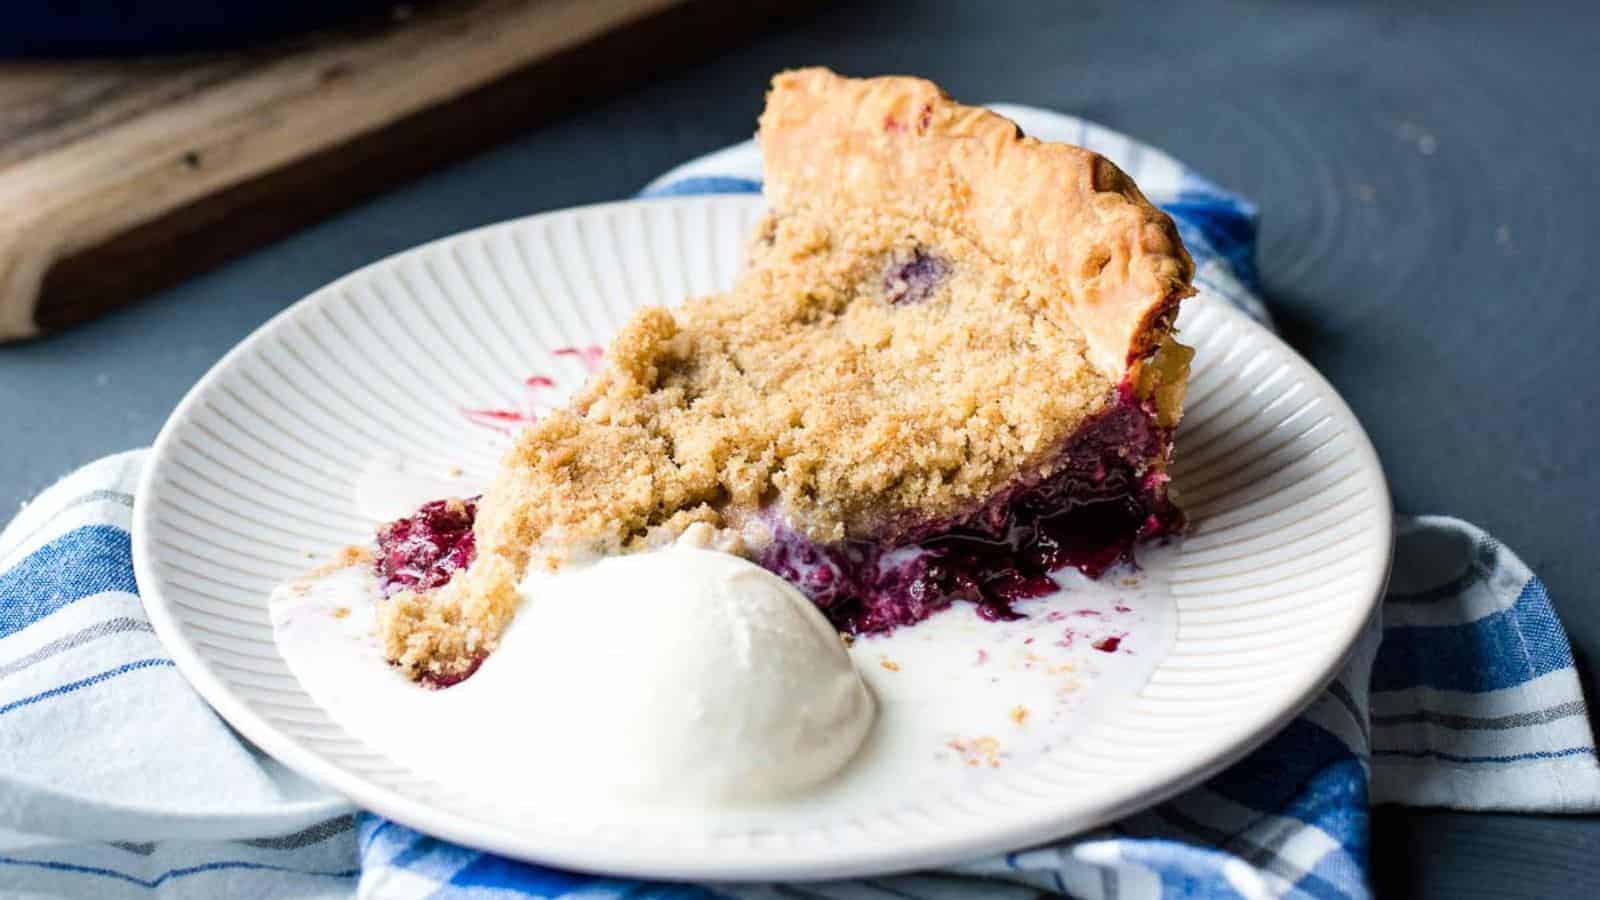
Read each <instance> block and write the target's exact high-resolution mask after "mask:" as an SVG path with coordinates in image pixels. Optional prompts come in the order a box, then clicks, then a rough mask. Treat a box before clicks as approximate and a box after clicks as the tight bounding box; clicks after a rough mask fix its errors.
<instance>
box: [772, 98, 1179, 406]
mask: <svg viewBox="0 0 1600 900" xmlns="http://www.w3.org/2000/svg"><path fill="white" fill-rule="evenodd" d="M760 142H761V152H762V157H763V160H764V167H765V179H766V185H765V193H766V195H767V198H768V199H769V201H770V202H771V203H772V206H773V208H774V209H775V210H777V211H778V212H779V214H783V213H784V212H786V211H788V210H808V211H811V213H812V214H813V215H817V216H820V217H832V216H834V215H835V214H836V211H837V210H840V209H849V208H861V207H865V208H870V209H873V210H876V211H878V212H880V213H883V214H887V215H894V216H900V217H903V218H908V219H920V220H925V221H933V222H939V223H941V224H943V225H945V226H947V227H950V228H952V229H954V230H955V231H957V232H958V233H960V234H962V235H964V236H965V237H966V238H967V239H969V240H971V241H973V242H974V243H975V244H977V245H978V246H979V247H981V248H983V250H984V251H985V252H987V253H988V254H989V255H991V256H992V257H994V258H995V259H996V260H1000V261H1003V263H1004V264H1005V265H1006V266H1007V268H1008V270H1009V271H1010V272H1011V273H1012V277H1014V278H1016V279H1017V280H1018V281H1021V282H1022V283H1024V284H1025V285H1027V287H1028V288H1029V290H1031V291H1034V292H1036V293H1038V294H1040V295H1041V296H1046V297H1052V298H1056V300H1057V301H1058V302H1059V303H1060V305H1061V310H1060V311H1061V312H1062V313H1064V314H1065V315H1066V316H1068V317H1070V318H1071V320H1072V321H1073V322H1074V323H1075V324H1076V325H1077V327H1078V328H1079V329H1080V330H1081V331H1082V332H1083V334H1084V336H1085V338H1086V339H1087V341H1088V343H1089V350H1090V353H1089V355H1090V360H1091V361H1092V362H1093V363H1094V364H1095V366H1096V367H1097V368H1099V369H1100V370H1101V372H1102V373H1103V374H1104V375H1105V376H1106V377H1107V378H1110V379H1111V380H1113V381H1121V380H1122V378H1123V376H1124V374H1125V373H1126V370H1127V368H1128V366H1129V364H1131V363H1133V362H1135V361H1136V360H1139V359H1142V358H1144V357H1145V356H1148V355H1149V354H1150V353H1152V352H1154V350H1155V348H1156V346H1157V345H1158V344H1159V343H1160V342H1161V340H1162V338H1163V337H1164V336H1165V335H1166V333H1167V332H1168V330H1169V329H1170V324H1171V321H1170V320H1171V317H1172V314H1173V312H1174V311H1175V309H1176V306H1177V303H1178V301H1179V300H1181V299H1182V298H1184V297H1187V296H1189V295H1190V294H1192V293H1193V292H1194V291H1193V289H1192V288H1191V287H1190V286H1189V281H1190V278H1191V277H1192V276H1193V273H1194V264H1193V263H1192V262H1191V261H1190V260H1189V255H1188V253H1186V252H1185V251H1184V249H1183V244H1182V242H1181V241H1180V240H1179V239H1178V235H1177V231H1176V229H1175V228H1174V227H1173V224H1172V220H1171V219H1169V218H1168V217H1167V215H1166V214H1165V213H1163V212H1161V211H1160V210H1159V209H1157V208H1155V207H1154V206H1153V205H1151V204H1150V202H1149V201H1147V200H1146V199H1145V198H1144V195H1142V194H1140V193H1139V189H1138V188H1137V187H1135V186H1134V184H1133V181H1132V180H1131V179H1129V178H1128V176H1126V175H1124V174H1123V173H1122V171H1121V170H1120V169H1118V168H1117V167H1116V166H1114V165H1112V164H1111V163H1110V162H1109V161H1107V160H1106V159H1105V158H1104V157H1101V156H1099V155H1098V154H1095V153H1091V152H1089V151H1087V150H1084V149H1081V148H1079V147H1073V146H1070V145H1067V144H1053V143H1044V142H1041V141H1038V140H1035V139H1034V138H1030V137H1024V136H1023V135H1022V132H1021V130H1020V129H1018V128H1017V126H1016V124H1015V123H1013V122H1012V121H1011V120H1009V119H1006V118H1004V117H1002V116H999V115H996V114H994V113H992V112H989V111H987V110H984V109H980V108H977V107H971V106H963V105H961V104H959V103H956V102H954V101H952V100H951V99H950V98H949V97H947V96H946V95H945V94H944V92H943V91H941V90H940V89H939V88H938V86H937V85H935V84H933V83H932V82H930V81H925V80H923V79H921V78H909V77H900V76H894V77H883V78H864V79H855V78H842V77H840V76H838V75H835V74H834V73H833V72H830V71H828V70H827V69H821V68H811V69H799V70H795V71H791V72H785V73H783V74H780V75H779V76H777V77H776V78H774V79H773V82H772V90H771V92H770V93H768V95H767V108H766V112H765V113H763V114H762V116H761V132H760Z"/></svg>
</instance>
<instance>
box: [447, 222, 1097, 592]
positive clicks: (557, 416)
mask: <svg viewBox="0 0 1600 900" xmlns="http://www.w3.org/2000/svg"><path fill="white" fill-rule="evenodd" d="M927 248H937V254H938V256H939V258H941V259H944V260H949V261H950V262H948V263H942V264H941V267H942V268H940V271H942V272H943V274H942V275H940V276H939V278H938V280H937V281H936V282H935V283H928V281H929V279H930V278H931V277H932V276H930V275H928V274H926V273H927V272H928V271H929V270H930V269H932V268H934V267H930V266H927V265H921V264H918V263H917V262H916V260H917V259H918V256H917V254H919V253H921V254H923V257H922V258H930V257H928V253H929V250H928V249H927ZM908 260H909V261H910V265H911V266H912V267H913V269H914V272H913V274H912V275H910V276H906V275H904V274H903V273H898V272H897V270H899V269H902V268H903V267H905V266H906V265H907V264H908V263H907V261H908ZM886 270H890V271H892V272H897V274H895V275H894V276H893V277H888V278H886V276H885V272H886ZM918 273H921V274H918ZM912 281H915V282H916V285H915V286H914V287H913V286H911V282H912ZM913 294H915V295H917V297H918V299H917V300H916V302H913V303H908V302H904V301H905V298H906V297H908V296H910V295H913ZM897 298H898V299H897ZM1084 354H1085V345H1084V341H1083V337H1082V335H1081V333H1079V332H1077V331H1076V329H1074V328H1073V327H1072V326H1071V324H1070V323H1063V322H1060V321H1057V320H1055V319H1052V318H1051V317H1048V316H1045V315H1043V314H1042V301H1041V299H1040V298H1038V297H1035V296H1033V295H1030V294H1029V293H1027V291H1026V290H1025V289H1024V288H1023V287H1022V286H1021V285H1019V284H1017V283H1016V282H1014V281H1012V280H1011V279H1010V278H1009V277H1008V276H1007V274H1006V272H1005V270H1004V268H1003V267H1002V266H1001V265H1000V264H998V263H997V262H995V261H994V260H992V259H990V258H988V257H987V256H986V255H985V254H984V253H982V252H981V251H980V250H978V248H977V247H975V246H973V245H972V244H970V243H968V242H966V241H965V240H963V239H962V238H961V237H960V236H958V235H956V234H953V233H951V232H949V231H946V230H943V229H940V228H939V227H937V226H935V225H933V224H930V223H926V222H916V221H909V220H899V219H894V218H890V217H885V216H881V215H876V214H873V213H871V212H870V211H862V212H860V213H859V214H857V215H856V216H854V217H852V218H850V219H847V220H844V221H839V222H833V223H823V222H819V221H814V220H811V219H808V218H804V217H801V216H797V215H796V216H782V215H778V216H772V217H769V218H768V219H767V220H766V221H765V222H764V223H763V224H762V226H761V228H760V230H759V231H758V234H757V238H756V240H755V241H754V242H753V244H752V252H751V254H750V260H749V267H748V269H747V270H746V272H745V274H744V275H743V276H742V277H741V278H740V279H739V281H738V283H737V285H736V286H735V287H734V289H733V290H732V291H731V292H730V293H728V294H726V295H723V296H720V297H709V298H700V299H696V300H693V301H690V302H689V303H688V304H687V305H686V306H685V307H683V308H682V309H680V310H678V311H676V312H670V311H667V310H664V309H646V310H642V311H640V312H639V313H637V314H636V315H635V316H634V317H633V319H632V320H631V321H630V322H629V323H628V324H627V325H626V326H625V327H624V329H623V330H622V333H621V334H619V335H618V336H617V338H616V340H615V341H614V342H613V343H612V345H611V347H610V348H609V350H608V351H607V355H606V363H607V365H606V367H605V368H604V369H603V370H602V371H601V372H600V373H599V375H598V376H596V377H595V378H594V379H593V380H592V381H591V382H590V384H588V385H587V386H586V387H585V389H584V390H583V391H582V392H581V393H580V394H579V396H578V397H577V398H576V399H575V401H574V402H573V404H572V406H571V407H570V408H569V409H567V410H563V411H560V412H557V413H554V414H552V415H551V416H550V417H548V418H547V419H545V420H544V421H542V422H539V423H537V424H535V425H533V426H531V427H529V428H528V429H526V430H525V431H523V432H522V434H521V435H520V436H519V437H518V439H517V442H516V445H515V447H514V448H513V449H512V450H511V452H510V453H509V454H508V456H507V457H506V459H505V461H504V462H503V463H502V466H501V469H500V474H499V477H498V479H497V480H496V482H495V483H494V485H493V487H491V488H490V490H489V491H488V493H487V494H486V495H485V496H484V498H483V500H482V506H481V508H480V511H479V518H478V526H477V539H478V545H479V551H480V552H481V553H485V554H490V553H492V554H497V555H501V556H504V557H505V558H507V559H509V560H511V561H512V562H513V563H514V564H516V565H518V566H521V565H524V564H526V563H527V562H528V559H529V554H530V552H532V551H533V550H534V548H538V549H539V552H542V553H545V554H549V555H551V556H550V558H541V559H540V560H538V561H539V562H542V563H553V564H559V562H560V561H561V556H562V555H564V554H569V553H574V552H577V553H583V554H589V553H597V554H605V553H616V552H623V551H627V550H632V549H638V548H640V547H645V546H652V545H655V544H659V543H661V542H662V541H663V539H670V537H672V536H674V534H675V532H677V531H681V530H682V528H684V527H686V526H687V525H688V524H691V523H694V522H705V523H707V524H710V525H713V526H717V527H721V528H729V529H734V530H738V529H740V528H742V527H743V526H745V525H746V524H747V522H752V523H754V522H757V521H758V520H759V516H758V513H760V512H761V511H764V510H767V511H770V510H776V511H778V516H779V518H780V521H782V523H783V524H784V525H786V526H788V527H791V528H795V529H797V530H800V531H803V532H804V533H805V534H806V535H807V536H808V537H810V538H812V539H813V540H817V541H836V540H842V539H845V538H875V539H884V538H885V537H886V536H887V535H890V534H893V533H896V532H905V531H908V530H911V529H913V528H915V527H916V526H917V525H919V524H922V523H924V522H927V521H929V520H935V519H940V518H947V517H950V516H953V515H956V514H958V513H961V512H964V511H966V510H967V509H970V508H971V507H972V506H974V505H975V504H977V503H979V502H981V501H983V500H984V499H986V498H988V497H989V496H991V495H993V494H994V493H995V492H997V491H998V490H999V489H1001V488H1002V487H1003V486H1005V485H1006V484H1008V483H1010V482H1012V481H1014V480H1015V479H1017V478H1018V477H1019V476H1022V475H1023V474H1025V473H1030V474H1031V473H1035V472H1039V471H1040V469H1041V467H1042V466H1043V465H1045V464H1046V463H1047V462H1049V461H1050V460H1051V457H1052V456H1053V455H1055V454H1056V453H1057V452H1058V451H1059V449H1060V447H1061V445H1062V444H1063V442H1064V441H1065V440H1066V438H1067V437H1069V436H1070V435H1071V434H1072V433H1073V432H1074V431H1075V430H1076V429H1077V428H1078V426H1080V425H1081V424H1082V423H1083V422H1084V421H1085V420H1086V419H1087V418H1088V417H1089V416H1090V415H1092V414H1093V413H1095V412H1097V411H1098V410H1100V409H1101V408H1102V407H1104V406H1105V405H1106V403H1107V402H1108V401H1109V399H1110V398H1111V396H1112V387H1113V385H1112V383H1111V382H1110V381H1108V380H1107V379H1106V378H1105V376H1103V375H1102V374H1101V373H1100V372H1099V371H1098V370H1097V369H1096V368H1095V367H1094V366H1092V365H1089V364H1088V363H1087V361H1086V359H1085V355H1084Z"/></svg>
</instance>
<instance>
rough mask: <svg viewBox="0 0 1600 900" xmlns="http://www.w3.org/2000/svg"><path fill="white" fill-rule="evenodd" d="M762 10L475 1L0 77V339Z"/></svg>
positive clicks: (523, 121) (442, 156)
mask: <svg viewBox="0 0 1600 900" xmlns="http://www.w3.org/2000/svg"><path fill="white" fill-rule="evenodd" d="M773 5H775V4H765V3H761V2H757V3H744V4H738V5H737V6H735V5H734V4H729V3H718V2H710V0H698V2H683V0H479V2H472V3H463V4H442V5H438V6H435V7H430V8H429V9H428V12H427V13H426V14H419V15H417V16H416V17H415V18H414V19H411V20H408V21H405V22H401V23H393V24H390V25H387V26H383V27H370V26H369V27H365V28H360V29H356V30H355V31H353V32H352V31H346V32H340V33H338V34H335V35H322V36H317V37H313V38H310V39H304V40H301V41H298V42H295V43H293V44H290V45H285V46H278V47H273V48H268V49H264V50H254V51H249V52H244V53H239V54H229V55H225V56H219V57H202V58H194V59H178V60H157V61H134V62H91V63H28V64H9V65H5V66H0V209H4V210H6V216H5V218H4V220H3V221H0V339H7V338H17V337H27V336H31V335H34V334H36V333H38V332H40V331H41V330H48V329H53V328H59V327H63V326H65V325H69V324H72V323H74V322H78V321H81V320H83V319H86V318H89V317H90V316H92V315H94V314H95V313H98V312H100V311H103V310H105V309H107V308H109V307H111V306H114V305H116V304H117V303H120V302H123V301H125V300H126V299H128V298H129V297H131V296H134V295H136V294H137V293H139V292H141V291H143V290H147V289H149V288H152V287H155V286H159V285H160V284H162V283H164V282H169V281H171V280H173V279H175V278H177V277H181V276H182V275H185V274H189V273H192V272H194V271H196V270H198V269H201V268H204V267H208V266H210V265H213V264H215V263H216V262H219V261H221V260H222V259H225V258H227V257H229V256H232V255H234V254H236V253H238V252H240V251H242V250H244V249H247V248H249V247H251V246H255V245H257V244H259V243H261V242H263V241H265V240H269V239H271V238H272V237H275V236H277V235H280V234H283V233H286V232H287V231H289V230H292V229H293V228H295V227H298V226H300V225H303V224H305V223H307V222H309V221H312V220H314V219H316V218H319V217H322V216H325V215H327V214H329V213H331V212H333V211H335V210H337V209H339V208H342V207H343V206H346V205H348V204H349V203H351V202H353V201H355V200H358V199H361V198H362V197H365V196H369V195H370V194H372V193H373V192H375V191H377V190H380V189H382V188H384V187H386V186H389V185H392V184H394V183H395V182H396V181H399V180H401V179H404V178H408V177H413V176H415V175H417V174H420V173H422V172H424V171H427V170H428V169H431V168H433V167H435V166H437V165H439V164H441V163H443V162H445V161H448V160H450V159H454V158H458V157H460V156H462V155H464V154H467V153H470V152H472V151H474V150H477V149H480V148H482V147H485V146H488V145H490V144H492V143H495V142H497V141H498V140H501V139H504V138H505V137H507V136H508V135H509V134H511V133H514V132H515V131H517V130H520V129H522V128H525V127H527V126H528V125H529V124H530V123H532V122H534V121H537V120H538V119H539V118H540V117H542V116H548V115H551V114H555V113H559V112H561V111H563V110H567V109H570V108H572V107H573V106H575V105H577V104H579V103H582V102H586V101H590V100H593V99H594V98H596V97H598V96H601V95H603V94H605V93H606V92H609V91H611V90H614V89H616V88H617V87H620V86H621V85H623V84H625V83H629V82H631V81H635V80H637V79H640V78H643V77H647V76H650V75H654V74H659V73H660V71H661V69H662V68H663V67H664V66H667V65H670V64H672V63H673V62H675V61H682V60H685V59H689V58H693V57H694V56H696V55H699V54H701V53H703V52H704V51H705V50H706V49H708V48H709V47H710V46H712V45H714V44H715V43H718V42H722V41H726V40H729V39H731V38H732V37H734V36H737V35H738V34H740V33H742V32H744V31H746V30H748V29H749V28H751V27H753V26H758V25H761V24H764V22H765V19H766V14H767V12H766V11H767V9H768V7H769V6H773Z"/></svg>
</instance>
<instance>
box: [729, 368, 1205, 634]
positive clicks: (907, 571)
mask: <svg viewBox="0 0 1600 900" xmlns="http://www.w3.org/2000/svg"><path fill="white" fill-rule="evenodd" d="M1170 440H1171V429H1168V428H1162V427H1160V426H1158V425H1157V424H1156V422H1155V418H1154V416H1153V415H1152V413H1151V412H1150V411H1149V410H1147V409H1146V408H1145V407H1144V406H1143V405H1142V404H1140V403H1139V402H1138V401H1137V400H1136V399H1134V398H1133V396H1132V393H1131V391H1128V390H1126V389H1124V390H1122V391H1119V394H1118V400H1117V402H1116V403H1115V405H1113V406H1112V408H1111V409H1109V410H1107V411H1106V412H1104V413H1101V414H1100V415H1099V416H1098V417H1096V418H1095V420H1094V421H1092V422H1090V423H1089V424H1088V425H1086V426H1085V427H1084V428H1083V429H1081V430H1080V431H1079V432H1078V434H1077V435H1076V436H1075V437H1074V438H1073V439H1072V441H1071V442H1070V443H1069V444H1068V445H1067V446H1066V447H1065V448H1063V450H1062V452H1061V459H1062V464H1061V466H1060V467H1059V468H1057V469H1056V470H1055V471H1054V472H1052V473H1051V474H1050V475H1049V476H1046V477H1045V478H1042V479H1040V480H1038V481H1036V482H1033V483H1032V484H1025V485H1021V486H1019V487H1017V488H1015V489H1013V490H1012V491H1010V492H1009V493H1007V494H1006V495H1003V496H1001V497H998V498H996V499H995V500H993V501H991V502H990V503H989V504H988V505H986V506H985V507H984V508H983V509H981V510H979V511H978V512H977V513H976V514H974V515H971V516H968V517H966V518H965V519H963V520H958V521H951V522H944V523H934V524H932V525H928V526H925V527H922V528H919V529H917V531H916V532H914V533H913V534H912V536H911V537H910V539H909V540H905V541H900V542H898V543H897V544H896V545H893V546H887V545H883V544H878V543H873V542H870V541H844V542H840V543H833V544H817V543H815V542H813V541H811V540H809V539H808V538H806V536H805V535H804V534H802V533H800V532H798V531H795V530H794V529H791V528H788V527H787V526H785V525H782V524H776V525H775V527H774V530H775V532H776V534H775V538H774V540H773V542H772V543H771V544H770V545H769V546H768V547H767V548H765V549H764V550H763V551H762V553H761V555H760V558H759V559H758V560H757V561H758V562H760V563H761V565H762V566H764V567H765V568H767V569H770V570H772V571H773V572H775V573H777V574H779V575H781V576H783V577H784V578H786V579H788V580H789V581H790V582H791V583H793V584H794V585H795V586H796V587H798V588H799V589H800V590H801V592H803V593H804V594H806V596H808V597H810V598H811V600H812V602H814V603H816V604H817V606H818V607H819V608H820V609H821V610H822V611H823V613H824V614H825V615H827V617H828V619H829V621H831V622H833V624H834V625H835V626H836V627H838V628H839V629H840V630H842V631H846V632H850V633H853V634H871V633H879V632H886V631H890V630H893V629H895V628H897V627H900V626H902V625H910V624H914V623H916V622H920V621H922V620H923V619H926V618H927V617H928V616H930V615H932V614H933V613H935V612H937V611H939V610H941V609H943V608H945V607H946V606H949V605H950V604H951V603H952V602H954V601H956V600H966V601H968V602H972V603H976V604H978V607H979V609H978V612H979V614H980V615H982V616H983V617H985V618H988V619H1013V618H1017V617H1018V614H1017V612H1016V610H1015V609H1014V604H1015V603H1017V602H1018V601H1020V600H1026V599H1029V598H1032V597H1039V596H1043V595H1045V594H1048V593H1050V592H1051V591H1054V590H1055V589H1056V584H1055V582H1054V581H1053V580H1051V578H1050V573H1051V572H1054V571H1057V570H1060V569H1065V568H1068V567H1071V568H1075V569H1078V570H1079V571H1081V572H1083V573H1084V574H1085V575H1088V576H1089V577H1090V578H1099V577H1100V576H1101V575H1103V574H1105V572H1106V571H1107V570H1109V569H1111V568H1113V567H1114V566H1116V565H1117V564H1119V563H1122V562H1131V561H1132V551H1133V546H1134V544H1135V543H1137V542H1138V541H1140V540H1144V539H1148V538H1155V537H1160V536H1163V535H1169V534H1173V533H1176V532H1177V531H1179V530H1181V528H1182V526H1183V515H1182V513H1181V512H1179V511H1178V509H1177V507H1175V506H1173V505H1172V504H1171V503H1170V502H1169V501H1168V500H1167V498H1166V491H1165V481H1166V477H1165V476H1164V475H1161V474H1156V473H1141V472H1140V471H1139V466H1140V465H1141V464H1142V461H1144V460H1149V459H1153V458H1160V456H1161V454H1162V453H1163V452H1164V448H1165V447H1167V446H1168V442H1169V441H1170Z"/></svg>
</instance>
